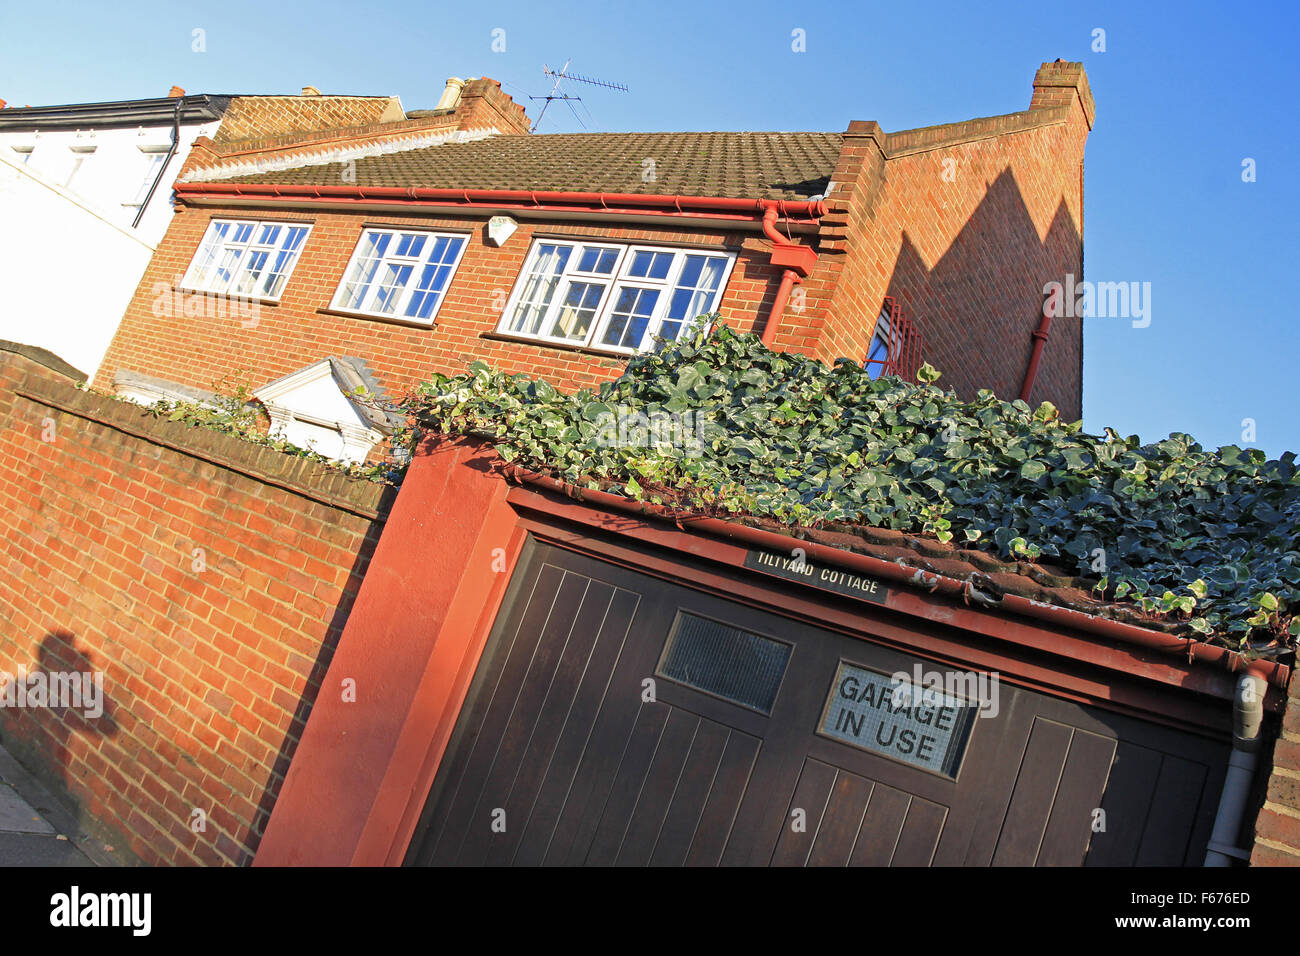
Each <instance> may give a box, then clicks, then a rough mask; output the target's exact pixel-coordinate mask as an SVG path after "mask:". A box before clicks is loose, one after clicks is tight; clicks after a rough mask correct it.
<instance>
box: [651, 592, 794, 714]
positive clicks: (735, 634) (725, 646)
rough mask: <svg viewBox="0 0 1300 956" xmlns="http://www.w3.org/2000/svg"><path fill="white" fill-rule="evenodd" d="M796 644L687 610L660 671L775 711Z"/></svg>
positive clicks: (715, 693)
mask: <svg viewBox="0 0 1300 956" xmlns="http://www.w3.org/2000/svg"><path fill="white" fill-rule="evenodd" d="M790 651H791V645H789V644H787V643H785V642H784V641H777V640H773V639H772V638H770V637H763V636H762V635H759V634H752V633H750V632H749V631H743V630H741V629H740V628H737V627H732V626H731V625H730V624H723V623H721V622H719V621H713V620H709V619H708V618H704V617H697V616H696V615H694V614H688V613H686V612H684V611H683V612H681V613H679V614H678V615H677V621H676V623H675V624H674V625H673V630H672V633H671V634H669V636H668V643H667V644H666V645H665V647H664V653H663V658H662V659H661V660H660V662H659V674H660V675H662V676H664V677H667V678H670V679H671V680H675V681H677V682H678V683H681V684H686V685H687V686H689V687H694V688H695V689H696V690H700V691H703V692H704V693H706V694H712V695H713V696H715V697H721V698H723V699H724V700H729V701H731V702H732V703H736V704H740V705H741V706H743V707H748V708H750V709H752V710H756V711H758V712H759V713H761V714H770V713H771V712H772V705H773V704H774V703H775V702H776V694H777V691H778V690H779V689H780V687H781V679H782V678H783V677H784V676H785V668H786V664H787V663H789V660H790Z"/></svg>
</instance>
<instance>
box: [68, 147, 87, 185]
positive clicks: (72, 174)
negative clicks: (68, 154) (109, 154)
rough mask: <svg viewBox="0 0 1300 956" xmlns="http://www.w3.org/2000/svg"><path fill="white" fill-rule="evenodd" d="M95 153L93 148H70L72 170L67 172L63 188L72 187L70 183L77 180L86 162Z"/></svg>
mask: <svg viewBox="0 0 1300 956" xmlns="http://www.w3.org/2000/svg"><path fill="white" fill-rule="evenodd" d="M94 153H95V147H94V146H73V147H72V168H71V169H70V170H69V171H68V178H67V179H65V180H64V181H63V188H64V189H67V188H68V187H70V186H71V185H72V181H73V180H74V179H76V178H77V174H78V173H80V172H81V168H82V167H83V166H84V165H85V164H86V160H87V159H89V158H90V157H91V156H93V155H94Z"/></svg>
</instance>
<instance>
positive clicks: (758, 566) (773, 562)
mask: <svg viewBox="0 0 1300 956" xmlns="http://www.w3.org/2000/svg"><path fill="white" fill-rule="evenodd" d="M745 567H747V568H750V569H751V570H754V571H765V572H767V573H768V574H774V575H776V576H777V577H779V578H785V579H786V580H787V581H798V582H799V583H800V584H811V585H812V586H813V587H815V588H824V589H825V590H827V591H838V592H839V593H840V594H847V595H849V596H850V597H855V598H861V599H863V600H866V601H874V602H875V603H877V604H884V603H885V598H886V597H888V596H889V590H888V589H887V588H886V587H885V586H884V585H883V584H881V583H880V582H879V581H877V580H876V579H875V578H868V577H864V576H863V575H861V574H855V573H854V572H852V571H846V570H844V569H843V568H832V567H827V566H826V565H824V564H813V563H812V562H811V561H809V560H808V559H807V558H805V557H802V556H789V555H784V554H774V553H773V552H771V551H750V552H748V553H747V554H746V555H745Z"/></svg>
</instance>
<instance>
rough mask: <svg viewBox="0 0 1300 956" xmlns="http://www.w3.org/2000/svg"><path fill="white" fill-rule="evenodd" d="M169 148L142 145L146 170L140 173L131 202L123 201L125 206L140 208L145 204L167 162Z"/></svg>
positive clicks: (141, 150) (141, 149)
mask: <svg viewBox="0 0 1300 956" xmlns="http://www.w3.org/2000/svg"><path fill="white" fill-rule="evenodd" d="M168 150H169V147H167V146H141V147H140V152H141V153H143V154H144V171H143V172H142V173H141V174H140V184H139V185H138V186H137V187H136V189H135V195H134V196H133V197H132V198H131V201H130V202H124V203H122V205H123V206H131V207H133V208H138V207H140V206H142V205H144V200H145V197H146V196H148V195H149V190H150V188H151V187H152V186H153V184H154V181H155V180H156V179H157V178H158V174H159V173H161V172H162V168H163V165H164V164H165V163H166V162H167V152H168Z"/></svg>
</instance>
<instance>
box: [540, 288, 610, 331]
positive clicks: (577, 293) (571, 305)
mask: <svg viewBox="0 0 1300 956" xmlns="http://www.w3.org/2000/svg"><path fill="white" fill-rule="evenodd" d="M604 291H605V286H604V285H603V284H602V283H599V282H575V283H573V284H572V285H570V286H569V292H568V294H567V295H566V296H565V297H564V302H563V304H561V306H560V311H559V314H558V315H557V316H556V319H555V328H554V330H553V331H552V332H551V334H552V335H556V336H562V337H564V338H566V339H585V338H586V337H587V330H588V329H590V328H591V320H592V319H593V318H595V317H596V307H597V306H598V305H600V297H601V295H602V294H603V293H604Z"/></svg>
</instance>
